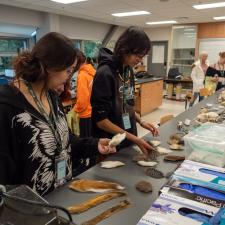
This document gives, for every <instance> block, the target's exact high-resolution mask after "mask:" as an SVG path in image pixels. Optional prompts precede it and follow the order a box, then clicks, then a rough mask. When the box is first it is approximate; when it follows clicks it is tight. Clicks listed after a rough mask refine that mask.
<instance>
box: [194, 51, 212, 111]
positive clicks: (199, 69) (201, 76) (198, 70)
mask: <svg viewBox="0 0 225 225" xmlns="http://www.w3.org/2000/svg"><path fill="white" fill-rule="evenodd" d="M207 58H208V53H207V52H202V53H201V54H200V55H199V60H198V61H196V62H195V63H194V67H193V69H192V72H191V79H192V81H193V98H192V100H191V102H190V107H192V106H193V104H194V102H195V100H196V99H197V98H198V97H199V101H201V100H203V98H204V97H203V96H201V95H200V89H202V88H204V80H205V74H206V71H207V69H208V67H209V62H208V60H207Z"/></svg>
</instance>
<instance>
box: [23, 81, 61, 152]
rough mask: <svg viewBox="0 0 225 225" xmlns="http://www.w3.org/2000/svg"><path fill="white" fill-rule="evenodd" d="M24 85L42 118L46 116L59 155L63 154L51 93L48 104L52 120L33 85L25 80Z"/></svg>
mask: <svg viewBox="0 0 225 225" xmlns="http://www.w3.org/2000/svg"><path fill="white" fill-rule="evenodd" d="M24 83H25V84H26V86H27V88H28V90H29V93H30V94H31V96H32V98H33V99H34V101H35V103H36V105H37V107H38V110H39V112H40V113H41V115H42V116H44V118H45V119H46V121H47V123H48V125H49V126H50V128H51V131H52V133H53V136H54V139H55V142H56V145H57V155H60V153H61V152H62V143H61V138H60V135H59V132H58V129H57V126H56V123H57V118H56V115H55V112H54V108H53V105H52V101H51V98H50V96H49V93H48V94H47V99H48V103H49V106H50V114H51V113H52V119H51V117H50V116H49V115H48V114H47V113H46V111H45V110H44V107H43V104H42V103H41V101H40V100H39V99H38V97H37V95H36V94H35V92H34V90H33V87H32V85H31V84H30V83H29V82H27V81H25V80H24Z"/></svg>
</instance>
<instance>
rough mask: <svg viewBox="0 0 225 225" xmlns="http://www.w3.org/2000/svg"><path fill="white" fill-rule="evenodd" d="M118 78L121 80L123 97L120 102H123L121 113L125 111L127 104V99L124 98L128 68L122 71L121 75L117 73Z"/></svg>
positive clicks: (128, 74) (127, 80) (128, 78)
mask: <svg viewBox="0 0 225 225" xmlns="http://www.w3.org/2000/svg"><path fill="white" fill-rule="evenodd" d="M119 78H120V80H121V81H122V82H123V97H122V103H123V113H126V104H127V99H126V90H125V89H126V84H127V83H128V82H129V81H130V73H129V71H128V70H126V71H123V74H122V76H121V75H120V73H119Z"/></svg>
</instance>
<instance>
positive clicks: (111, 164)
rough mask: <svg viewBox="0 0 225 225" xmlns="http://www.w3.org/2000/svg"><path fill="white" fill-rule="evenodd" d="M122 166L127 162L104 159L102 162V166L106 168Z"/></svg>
mask: <svg viewBox="0 0 225 225" xmlns="http://www.w3.org/2000/svg"><path fill="white" fill-rule="evenodd" d="M121 166H125V163H123V162H121V161H104V162H101V168H104V169H112V168H116V167H121Z"/></svg>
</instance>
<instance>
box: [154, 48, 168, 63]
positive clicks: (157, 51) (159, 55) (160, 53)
mask: <svg viewBox="0 0 225 225" xmlns="http://www.w3.org/2000/svg"><path fill="white" fill-rule="evenodd" d="M164 48H165V47H164V46H163V45H153V48H152V63H164Z"/></svg>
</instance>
